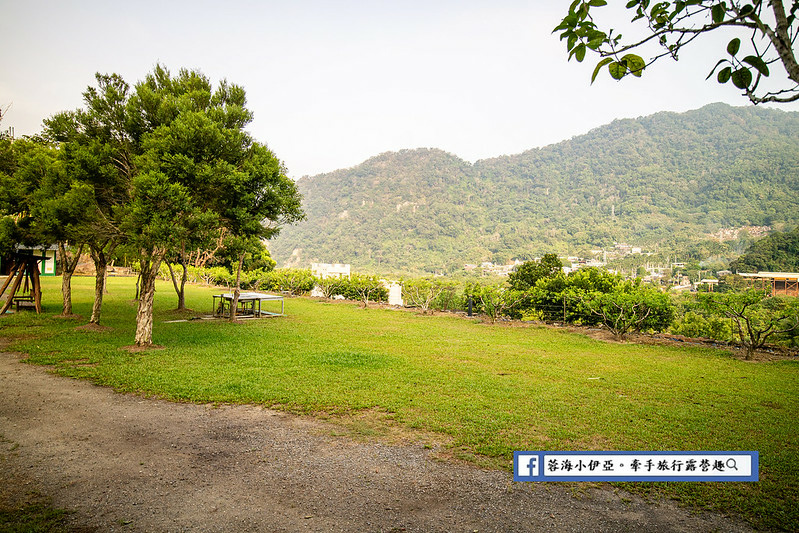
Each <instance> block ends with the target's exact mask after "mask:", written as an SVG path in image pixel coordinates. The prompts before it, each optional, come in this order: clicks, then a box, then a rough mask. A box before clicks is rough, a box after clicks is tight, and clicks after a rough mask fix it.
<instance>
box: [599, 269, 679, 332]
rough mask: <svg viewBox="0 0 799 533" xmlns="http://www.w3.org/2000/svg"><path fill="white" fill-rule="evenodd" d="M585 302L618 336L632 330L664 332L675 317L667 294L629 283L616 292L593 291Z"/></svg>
mask: <svg viewBox="0 0 799 533" xmlns="http://www.w3.org/2000/svg"><path fill="white" fill-rule="evenodd" d="M583 305H584V306H585V307H586V308H587V309H588V311H589V312H590V313H592V314H594V315H596V316H597V317H599V319H600V321H601V322H602V324H604V325H605V327H607V328H608V329H609V330H610V331H611V333H613V335H615V336H616V337H617V338H618V339H624V337H625V336H626V335H627V334H628V333H629V332H631V331H635V332H640V331H647V330H653V331H663V330H664V329H666V328H668V327H669V325H670V324H671V321H672V320H673V318H674V306H673V305H672V304H671V301H670V300H669V297H668V295H667V294H665V293H662V292H660V291H658V290H655V289H650V288H647V287H639V286H635V285H633V284H631V283H629V282H628V283H625V284H623V285H622V286H620V287H618V288H617V289H616V290H614V291H613V292H606V293H601V292H594V293H591V294H589V295H587V296H586V297H584V299H583Z"/></svg>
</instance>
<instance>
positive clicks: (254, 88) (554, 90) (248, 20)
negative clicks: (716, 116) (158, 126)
mask: <svg viewBox="0 0 799 533" xmlns="http://www.w3.org/2000/svg"><path fill="white" fill-rule="evenodd" d="M569 3H570V1H568V0H562V1H560V0H556V1H551V0H528V1H526V2H523V1H517V0H486V1H476V0H458V1H456V0H440V1H437V0H419V1H417V0H405V1H383V0H371V1H368V0H340V1H332V0H331V1H323V0H284V1H272V0H263V1H256V0H251V1H246V0H227V1H225V2H218V1H213V2H211V1H205V0H194V1H170V0H161V1H151V0H142V1H136V2H131V1H126V2H122V1H118V0H96V1H91V0H86V1H78V0H59V1H43V0H26V1H25V2H19V1H12V0H0V8H2V9H0V13H2V17H0V35H2V36H3V39H4V43H3V45H2V47H0V64H2V74H0V109H3V110H5V109H6V108H7V111H6V113H5V115H4V118H3V122H2V125H1V126H2V128H3V129H7V128H8V127H13V128H14V132H15V134H16V136H22V135H31V134H35V133H37V132H39V131H40V130H41V127H42V120H43V119H45V118H47V117H49V116H51V115H53V114H55V113H58V112H60V111H65V110H71V109H76V108H78V107H81V106H82V99H81V98H82V97H81V94H82V92H83V91H84V90H85V89H86V88H87V87H88V86H89V85H93V84H94V74H95V73H96V72H101V73H112V72H115V73H118V74H120V75H122V76H123V78H125V79H126V80H127V81H128V82H130V83H131V84H134V83H135V82H136V81H138V80H140V79H142V78H143V77H144V76H145V75H146V74H147V73H148V72H150V71H151V70H152V69H153V67H154V66H155V65H156V64H159V63H160V64H162V65H164V66H165V67H167V68H168V69H170V70H171V71H172V72H177V71H178V70H179V69H180V68H189V69H196V70H199V71H201V72H202V73H203V74H205V75H206V76H208V77H209V78H210V79H211V80H212V82H214V84H216V83H218V82H219V80H222V79H226V80H228V81H229V82H231V83H235V84H238V85H241V86H242V87H244V89H245V90H246V92H247V100H248V107H249V109H250V110H252V111H253V112H254V115H255V118H254V120H253V122H252V123H251V125H250V126H249V127H248V129H249V131H250V132H251V133H252V134H253V136H254V137H255V138H256V139H257V140H258V141H260V142H263V143H266V144H267V145H268V146H269V147H270V148H271V149H272V150H273V151H274V152H275V154H276V155H277V156H278V157H279V158H280V159H281V160H282V161H283V162H284V163H285V165H286V167H287V168H288V173H289V176H290V177H292V178H294V179H297V178H300V177H301V176H304V175H316V174H319V173H323V172H330V171H333V170H336V169H339V168H348V167H352V166H355V165H358V164H359V163H361V162H363V161H364V160H366V159H368V158H370V157H372V156H375V155H377V154H380V153H382V152H386V151H396V150H401V149H406V148H407V149H412V148H420V147H426V148H440V149H443V150H446V151H447V152H451V153H453V154H455V155H457V156H459V157H461V158H463V159H465V160H467V161H470V162H474V161H476V160H478V159H486V158H490V157H497V156H500V155H503V154H516V153H520V152H523V151H525V150H528V149H531V148H536V147H541V146H546V145H549V144H553V143H557V142H560V141H562V140H565V139H569V138H571V137H573V136H576V135H580V134H583V133H586V132H588V131H589V130H591V129H592V128H596V127H598V126H601V125H603V124H607V123H609V122H612V121H613V120H614V119H619V118H634V117H639V116H646V115H650V114H652V113H656V112H659V111H677V112H682V111H687V110H690V109H697V108H699V107H702V106H703V105H706V104H709V103H713V102H726V103H728V104H731V105H736V106H745V105H749V104H748V100H746V99H745V98H744V97H743V96H741V95H740V91H739V90H737V89H735V87H733V86H732V85H731V84H727V85H723V86H722V85H719V84H718V83H716V82H715V80H714V79H713V78H711V79H710V80H708V81H705V77H706V76H707V74H708V73H709V72H710V70H711V68H713V66H714V64H715V63H716V61H717V60H718V59H719V58H720V57H722V55H723V50H724V47H725V45H726V42H727V41H728V40H729V37H725V36H719V37H712V36H710V37H708V38H707V39H705V40H704V41H700V42H698V44H696V45H694V46H693V47H692V48H691V50H690V51H685V52H684V53H683V56H682V57H681V58H680V61H678V62H674V61H670V60H669V61H664V62H662V63H660V62H659V63H657V64H655V65H653V66H652V68H650V69H649V71H648V72H647V73H646V74H645V76H644V77H643V78H641V79H625V80H623V81H621V82H616V81H614V80H612V79H611V78H610V76H608V75H607V73H604V75H600V77H599V78H598V79H597V81H596V82H595V83H594V84H593V85H591V83H590V78H591V73H592V72H593V67H594V65H595V64H596V61H597V60H596V59H595V58H594V57H591V56H588V57H587V58H586V60H585V61H584V62H583V63H577V62H576V61H574V60H572V61H567V52H566V48H565V45H564V43H562V42H561V41H559V38H558V35H557V34H553V33H552V29H553V28H554V27H555V26H556V25H557V24H558V23H559V21H560V19H561V18H563V16H564V15H565V14H566V12H567V10H568V6H569ZM610 3H611V4H619V5H618V6H614V5H611V6H609V7H607V8H602V9H603V10H606V11H603V13H606V14H605V15H604V17H605V18H603V20H604V21H607V23H608V26H610V27H616V28H620V29H623V28H625V27H629V19H630V18H631V17H630V15H628V14H627V13H625V10H624V9H623V8H622V7H621V6H622V5H623V4H624V3H626V2H625V1H624V0H610ZM622 33H627V32H622ZM779 108H780V109H784V110H786V111H797V110H799V104H790V105H782V106H780V107H779Z"/></svg>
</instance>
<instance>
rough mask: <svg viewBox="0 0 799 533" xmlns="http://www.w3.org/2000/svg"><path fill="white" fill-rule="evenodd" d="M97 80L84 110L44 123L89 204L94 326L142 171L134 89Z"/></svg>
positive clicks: (85, 228)
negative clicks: (131, 126)
mask: <svg viewBox="0 0 799 533" xmlns="http://www.w3.org/2000/svg"><path fill="white" fill-rule="evenodd" d="M95 79H96V81H97V86H96V87H89V88H88V89H87V90H86V91H85V92H84V93H83V101H84V104H85V108H84V109H78V110H75V111H70V112H64V113H59V114H57V115H54V116H53V117H51V118H49V119H46V120H45V121H44V123H45V131H44V135H45V136H46V137H47V138H48V139H51V140H54V141H56V142H58V143H59V145H60V149H59V159H60V160H61V161H62V162H63V164H64V167H65V172H66V173H67V175H68V176H69V180H70V181H71V182H72V183H74V191H75V194H81V195H82V197H81V201H83V202H85V204H84V206H85V210H84V212H83V213H82V215H81V216H82V222H81V224H80V228H79V232H80V235H79V238H78V242H85V243H86V244H87V245H88V246H89V251H90V254H91V256H92V259H93V260H94V266H95V272H96V274H95V289H94V304H93V306H92V315H91V318H90V319H89V323H90V324H99V323H100V314H101V310H102V305H103V292H104V291H105V281H106V269H107V265H108V261H109V257H110V256H111V255H112V254H113V252H114V249H115V248H116V247H117V246H119V245H120V244H121V243H122V242H123V241H124V235H123V233H122V231H121V230H120V222H121V216H122V214H123V211H124V208H125V207H126V206H127V204H128V202H129V200H130V191H131V188H132V187H131V182H132V179H133V176H134V174H135V172H136V169H135V164H134V157H135V155H136V144H135V142H134V140H133V139H132V138H131V136H130V134H129V132H128V129H127V105H128V98H129V93H130V86H129V85H128V84H127V82H125V80H123V79H122V78H121V77H120V76H118V75H116V74H112V75H101V74H97V75H96V76H95ZM77 230H78V228H77V227H76V231H77Z"/></svg>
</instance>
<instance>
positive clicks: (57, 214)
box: [0, 138, 88, 316]
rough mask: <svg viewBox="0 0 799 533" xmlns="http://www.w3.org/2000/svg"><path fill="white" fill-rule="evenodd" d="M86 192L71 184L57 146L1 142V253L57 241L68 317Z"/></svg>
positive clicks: (35, 140) (38, 142) (39, 142)
mask: <svg viewBox="0 0 799 533" xmlns="http://www.w3.org/2000/svg"><path fill="white" fill-rule="evenodd" d="M86 193H87V191H86V189H85V188H82V187H80V186H76V185H75V184H73V183H72V182H71V180H70V179H69V176H68V175H67V173H66V172H65V170H64V167H63V165H62V164H61V162H60V161H59V160H58V158H57V150H56V148H55V147H54V146H52V145H50V144H48V143H47V142H46V141H45V140H44V139H42V138H29V139H20V140H16V141H14V140H12V139H3V140H2V141H0V214H2V215H5V217H4V223H3V224H2V225H0V228H2V230H0V233H2V234H3V235H0V241H3V248H4V250H3V251H4V252H10V251H12V249H13V247H14V246H16V245H17V244H27V245H31V246H43V245H48V244H53V243H57V244H58V250H59V253H58V255H59V257H60V260H61V265H62V267H61V272H62V279H61V294H62V299H63V310H62V315H63V316H70V315H72V286H71V277H72V274H73V272H74V271H75V268H76V267H77V263H78V260H79V259H80V255H81V253H82V250H83V245H82V244H79V245H78V246H77V253H75V254H73V255H72V256H71V257H70V254H69V253H68V250H69V249H70V248H71V246H70V245H69V243H70V242H72V243H76V242H79V241H80V231H79V230H78V229H77V228H80V227H82V226H83V220H84V218H83V213H84V211H86V210H87V201H88V196H87V194H86Z"/></svg>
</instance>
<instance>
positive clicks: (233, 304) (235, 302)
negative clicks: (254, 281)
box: [230, 252, 244, 322]
mask: <svg viewBox="0 0 799 533" xmlns="http://www.w3.org/2000/svg"><path fill="white" fill-rule="evenodd" d="M242 265H244V252H242V253H241V254H240V255H239V268H238V270H236V287H235V288H234V289H233V301H232V302H230V321H231V322H235V321H236V307H238V305H239V294H241V267H242Z"/></svg>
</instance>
